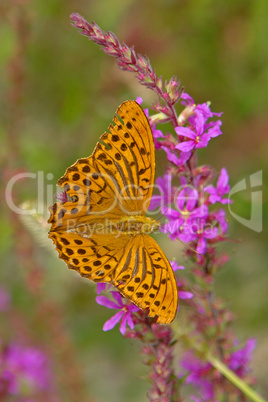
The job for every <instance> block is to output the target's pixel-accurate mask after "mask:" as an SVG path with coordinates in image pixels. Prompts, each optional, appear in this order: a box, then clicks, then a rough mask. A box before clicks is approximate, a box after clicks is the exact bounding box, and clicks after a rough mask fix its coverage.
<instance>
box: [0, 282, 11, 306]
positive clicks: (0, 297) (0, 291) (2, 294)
mask: <svg viewBox="0 0 268 402" xmlns="http://www.w3.org/2000/svg"><path fill="white" fill-rule="evenodd" d="M9 304H10V294H9V293H8V292H7V291H6V290H5V289H4V288H3V287H2V286H0V311H6V310H8V308H9Z"/></svg>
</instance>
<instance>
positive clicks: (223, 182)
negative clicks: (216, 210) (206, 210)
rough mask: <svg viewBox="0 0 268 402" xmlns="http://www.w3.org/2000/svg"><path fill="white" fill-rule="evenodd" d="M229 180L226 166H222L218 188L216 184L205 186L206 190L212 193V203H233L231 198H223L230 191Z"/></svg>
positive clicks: (210, 198)
mask: <svg viewBox="0 0 268 402" xmlns="http://www.w3.org/2000/svg"><path fill="white" fill-rule="evenodd" d="M228 181H229V176H228V173H227V170H226V169H225V168H222V170H221V173H220V176H219V178H218V181H217V186H216V188H215V187H214V186H207V187H205V188H204V190H205V191H206V192H207V193H209V194H210V196H209V202H211V204H215V203H216V202H220V203H221V204H231V203H232V202H233V201H232V200H230V199H229V198H222V197H223V196H224V195H225V194H228V193H229V191H230V186H229V185H228Z"/></svg>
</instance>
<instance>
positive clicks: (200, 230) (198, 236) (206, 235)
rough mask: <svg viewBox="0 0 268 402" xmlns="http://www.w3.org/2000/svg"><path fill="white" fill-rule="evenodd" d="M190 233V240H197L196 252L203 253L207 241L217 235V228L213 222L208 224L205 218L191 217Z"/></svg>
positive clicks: (205, 249)
mask: <svg viewBox="0 0 268 402" xmlns="http://www.w3.org/2000/svg"><path fill="white" fill-rule="evenodd" d="M191 234H192V239H191V240H192V241H196V240H197V246H196V252H197V253H199V254H205V253H206V251H207V241H208V240H209V239H214V238H215V237H216V236H217V235H218V228H217V227H216V226H214V225H213V224H209V223H208V222H207V221H206V219H193V220H192V222H191Z"/></svg>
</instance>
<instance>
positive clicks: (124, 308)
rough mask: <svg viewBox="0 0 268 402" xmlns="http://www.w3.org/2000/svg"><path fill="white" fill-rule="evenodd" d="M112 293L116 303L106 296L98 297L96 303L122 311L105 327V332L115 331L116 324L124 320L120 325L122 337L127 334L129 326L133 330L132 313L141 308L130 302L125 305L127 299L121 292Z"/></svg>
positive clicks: (106, 323)
mask: <svg viewBox="0 0 268 402" xmlns="http://www.w3.org/2000/svg"><path fill="white" fill-rule="evenodd" d="M111 293H112V296H113V298H114V300H115V301H116V302H114V301H112V300H110V299H108V297H106V296H97V297H96V302H97V303H98V304H100V305H101V306H105V307H108V308H113V309H116V310H120V311H119V312H118V313H116V314H115V315H114V316H113V317H111V318H110V319H109V320H108V321H106V322H105V324H104V326H103V331H109V330H110V329H113V328H114V327H115V326H116V324H118V323H119V322H120V320H121V319H122V321H121V324H120V332H121V334H122V335H124V334H125V332H126V326H127V324H128V326H129V327H130V328H131V329H133V328H134V322H133V320H132V313H135V312H137V311H139V308H138V307H137V306H135V305H134V304H132V303H130V302H128V301H126V304H124V303H123V300H125V299H124V298H123V297H122V296H121V295H120V293H119V292H115V291H112V292H111Z"/></svg>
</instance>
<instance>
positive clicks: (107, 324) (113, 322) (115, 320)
mask: <svg viewBox="0 0 268 402" xmlns="http://www.w3.org/2000/svg"><path fill="white" fill-rule="evenodd" d="M123 315H124V311H118V313H116V314H115V315H113V316H112V317H111V318H110V319H109V320H108V321H106V322H105V323H104V325H103V328H102V329H103V331H109V330H110V329H113V328H114V327H115V326H116V324H118V323H119V321H120V320H121V318H122V316H123Z"/></svg>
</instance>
